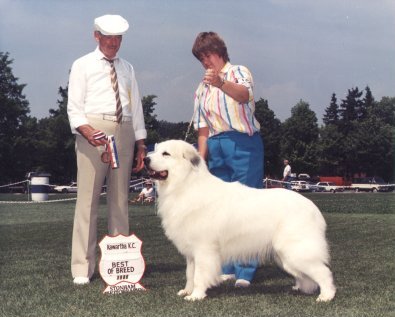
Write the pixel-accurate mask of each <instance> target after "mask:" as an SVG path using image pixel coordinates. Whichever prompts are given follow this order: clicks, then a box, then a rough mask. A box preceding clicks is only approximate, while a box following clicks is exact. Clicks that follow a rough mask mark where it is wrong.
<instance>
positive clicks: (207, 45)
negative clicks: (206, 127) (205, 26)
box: [192, 32, 230, 62]
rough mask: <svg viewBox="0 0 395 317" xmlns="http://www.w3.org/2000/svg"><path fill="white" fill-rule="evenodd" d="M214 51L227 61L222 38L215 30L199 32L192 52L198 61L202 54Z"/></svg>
mask: <svg viewBox="0 0 395 317" xmlns="http://www.w3.org/2000/svg"><path fill="white" fill-rule="evenodd" d="M209 53H215V54H217V55H218V56H220V57H222V58H223V60H224V61H225V62H229V60H230V59H229V55H228V49H227V48H226V45H225V42H224V40H223V39H222V38H221V37H220V36H219V35H218V34H217V33H215V32H201V33H199V34H198V36H197V37H196V40H195V43H194V44H193V47H192V54H193V55H194V56H195V57H196V58H197V59H198V60H199V61H200V60H201V58H202V55H203V54H209Z"/></svg>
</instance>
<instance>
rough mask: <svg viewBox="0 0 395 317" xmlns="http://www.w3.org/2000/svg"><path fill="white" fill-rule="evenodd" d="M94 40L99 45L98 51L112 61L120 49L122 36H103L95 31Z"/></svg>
mask: <svg viewBox="0 0 395 317" xmlns="http://www.w3.org/2000/svg"><path fill="white" fill-rule="evenodd" d="M95 39H96V41H97V42H98V43H99V49H100V51H101V52H102V53H103V54H104V56H106V57H107V58H108V59H113V58H114V57H115V56H116V55H117V52H118V50H119V48H120V47H121V42H122V35H103V34H101V33H100V32H97V31H96V32H95Z"/></svg>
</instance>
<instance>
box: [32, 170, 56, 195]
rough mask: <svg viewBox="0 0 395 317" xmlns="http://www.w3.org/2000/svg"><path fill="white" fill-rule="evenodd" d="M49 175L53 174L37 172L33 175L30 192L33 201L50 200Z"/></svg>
mask: <svg viewBox="0 0 395 317" xmlns="http://www.w3.org/2000/svg"><path fill="white" fill-rule="evenodd" d="M49 176H51V175H50V174H48V173H36V174H35V175H32V178H31V182H30V193H31V195H32V200H33V201H46V200H48V193H49Z"/></svg>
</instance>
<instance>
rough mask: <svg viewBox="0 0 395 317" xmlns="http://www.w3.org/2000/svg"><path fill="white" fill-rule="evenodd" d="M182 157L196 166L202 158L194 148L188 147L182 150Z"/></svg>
mask: <svg viewBox="0 0 395 317" xmlns="http://www.w3.org/2000/svg"><path fill="white" fill-rule="evenodd" d="M183 157H184V158H185V159H187V160H189V161H190V162H191V164H192V166H193V167H198V166H199V165H200V162H201V160H202V158H201V157H200V155H199V153H198V152H197V151H196V149H195V148H190V149H188V150H187V151H185V152H184V154H183Z"/></svg>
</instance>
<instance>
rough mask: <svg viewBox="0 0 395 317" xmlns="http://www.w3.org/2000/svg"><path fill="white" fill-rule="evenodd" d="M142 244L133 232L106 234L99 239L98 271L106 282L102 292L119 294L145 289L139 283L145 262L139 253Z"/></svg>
mask: <svg viewBox="0 0 395 317" xmlns="http://www.w3.org/2000/svg"><path fill="white" fill-rule="evenodd" d="M142 244H143V242H142V241H141V240H140V239H139V238H137V237H136V235H134V234H132V235H130V236H127V237H126V236H124V235H118V236H116V237H111V236H108V235H106V236H105V237H104V238H103V240H102V241H100V243H99V246H100V250H101V258H100V262H99V272H100V275H101V277H102V279H103V280H104V282H105V283H106V284H107V287H106V289H105V290H104V291H103V293H105V294H120V293H123V292H130V291H134V290H145V288H144V287H143V286H142V285H141V284H140V283H139V281H140V280H141V278H142V277H143V275H144V270H145V262H144V258H143V255H142V254H141V246H142Z"/></svg>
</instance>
